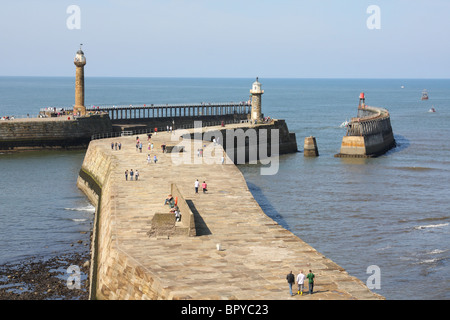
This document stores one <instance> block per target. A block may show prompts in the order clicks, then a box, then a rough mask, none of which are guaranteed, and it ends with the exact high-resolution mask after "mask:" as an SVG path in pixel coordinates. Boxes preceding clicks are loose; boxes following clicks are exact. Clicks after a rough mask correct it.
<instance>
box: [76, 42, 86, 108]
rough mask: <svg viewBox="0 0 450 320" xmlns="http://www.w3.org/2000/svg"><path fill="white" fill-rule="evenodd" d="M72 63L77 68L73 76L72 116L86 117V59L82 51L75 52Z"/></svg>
mask: <svg viewBox="0 0 450 320" xmlns="http://www.w3.org/2000/svg"><path fill="white" fill-rule="evenodd" d="M73 63H74V64H75V66H76V67H77V69H76V74H75V106H74V107H73V114H74V115H77V116H84V115H86V107H85V106H84V66H85V64H86V57H85V56H84V53H83V51H82V50H81V47H80V50H78V51H77V54H76V55H75V59H74V60H73Z"/></svg>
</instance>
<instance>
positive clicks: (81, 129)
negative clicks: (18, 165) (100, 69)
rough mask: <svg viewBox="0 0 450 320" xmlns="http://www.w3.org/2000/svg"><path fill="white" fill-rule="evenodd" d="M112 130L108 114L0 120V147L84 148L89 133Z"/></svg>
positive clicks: (90, 134)
mask: <svg viewBox="0 0 450 320" xmlns="http://www.w3.org/2000/svg"><path fill="white" fill-rule="evenodd" d="M111 131H112V123H111V121H110V119H109V117H108V115H106V114H105V115H92V116H89V117H82V118H77V119H73V117H70V120H68V119H67V118H66V117H57V118H29V119H28V118H27V119H14V120H7V121H0V150H11V149H16V150H20V149H33V148H71V147H84V148H86V147H87V146H88V144H89V141H90V140H91V136H92V135H94V134H98V133H106V132H111Z"/></svg>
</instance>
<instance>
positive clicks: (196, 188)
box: [194, 179, 199, 193]
mask: <svg viewBox="0 0 450 320" xmlns="http://www.w3.org/2000/svg"><path fill="white" fill-rule="evenodd" d="M198 185H199V182H198V179H197V180H195V183H194V188H195V193H198Z"/></svg>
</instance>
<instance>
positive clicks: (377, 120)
mask: <svg viewBox="0 0 450 320" xmlns="http://www.w3.org/2000/svg"><path fill="white" fill-rule="evenodd" d="M395 146H396V143H395V139H394V133H393V131H392V127H391V120H390V115H389V112H388V111H387V110H386V109H384V108H378V107H370V106H364V107H361V106H360V107H358V116H357V117H356V118H352V119H351V121H350V123H349V124H348V127H347V134H346V136H344V137H343V138H342V144H341V150H340V152H339V153H338V154H336V155H335V156H336V157H357V158H370V157H377V156H379V155H382V154H384V153H386V152H387V151H389V150H390V149H392V148H394V147H395Z"/></svg>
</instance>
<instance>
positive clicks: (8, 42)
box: [0, 0, 450, 78]
mask: <svg viewBox="0 0 450 320" xmlns="http://www.w3.org/2000/svg"><path fill="white" fill-rule="evenodd" d="M70 5H77V6H78V7H79V8H80V15H79V21H80V28H79V29H69V28H68V27H67V20H68V19H69V17H70V16H71V14H68V13H67V8H68V7H69V6H70ZM371 5H377V6H378V7H379V8H380V15H379V18H380V20H379V21H380V29H369V28H368V27H367V20H368V19H369V18H370V17H371V16H372V14H370V13H367V8H368V7H369V6H371ZM449 14H450V1H449V0H384V1H380V0H369V1H366V0H345V1H339V0H320V1H317V0H308V1H303V0H278V1H274V0H272V1H268V0H240V1H236V0H191V1H189V0H184V1H183V0H158V1H149V0H147V1H145V0H129V1H124V0H96V1H92V0H91V1H87V0H86V1H77V0H72V1H63V0H58V1H56V0H40V1H34V0H33V1H32V0H17V1H13V0H6V1H2V3H1V5H0V75H3V76H73V74H74V65H73V62H72V61H73V57H74V55H75V53H76V51H77V50H78V48H79V44H80V43H83V51H84V52H85V55H86V58H87V65H86V68H85V73H86V76H124V77H250V78H253V77H255V76H259V77H265V78H277V77H278V78H449V74H450V41H448V37H449V34H450V19H448V17H449Z"/></svg>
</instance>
